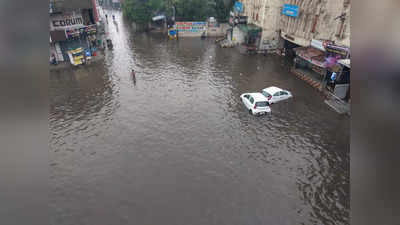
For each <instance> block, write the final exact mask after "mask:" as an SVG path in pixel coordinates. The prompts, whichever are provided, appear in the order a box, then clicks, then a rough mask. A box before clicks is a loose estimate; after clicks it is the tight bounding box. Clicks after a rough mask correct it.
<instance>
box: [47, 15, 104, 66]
mask: <svg viewBox="0 0 400 225" xmlns="http://www.w3.org/2000/svg"><path fill="white" fill-rule="evenodd" d="M50 38H51V40H52V43H51V47H52V46H54V49H55V50H54V52H55V53H56V54H55V56H56V58H57V60H58V61H70V62H71V63H72V62H74V63H73V64H76V62H75V61H76V60H75V61H74V60H73V59H71V56H73V55H74V54H71V52H72V53H75V51H76V50H77V49H82V51H84V50H86V49H89V50H90V51H91V52H93V51H94V48H95V47H97V46H99V42H98V40H97V25H96V24H94V18H93V15H91V14H90V13H88V10H77V11H70V12H63V13H58V14H52V15H51V16H50ZM75 58H76V57H75Z"/></svg>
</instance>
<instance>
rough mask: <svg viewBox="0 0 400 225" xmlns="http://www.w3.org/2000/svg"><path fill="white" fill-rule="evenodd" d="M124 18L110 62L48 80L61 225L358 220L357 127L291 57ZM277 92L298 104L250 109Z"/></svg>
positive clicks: (56, 220)
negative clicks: (264, 92)
mask: <svg viewBox="0 0 400 225" xmlns="http://www.w3.org/2000/svg"><path fill="white" fill-rule="evenodd" d="M108 14H109V15H110V14H111V12H109V13H108ZM114 14H115V15H116V19H117V21H118V22H117V24H114V23H113V22H112V21H111V20H110V22H109V24H106V26H107V27H108V32H109V34H110V37H111V39H112V41H113V44H114V49H113V50H106V52H105V61H104V64H103V63H100V64H98V65H91V66H86V67H80V68H73V69H71V70H65V71H54V72H51V77H50V96H51V99H50V100H51V108H50V130H51V137H50V146H51V162H50V166H51V167H50V168H51V170H50V172H51V185H50V188H51V196H50V199H51V210H52V211H51V212H52V224H57V225H63V224H68V225H72V224H73V225H80V224H82V225H83V224H85V225H93V224H113V225H123V224H138V225H147V224H149V225H167V224H171V225H189V224H190V225H200V224H201V225H203V224H204V225H206V224H207V225H222V224H226V225H244V224H270V225H294V224H318V225H330V224H340V225H344V224H349V208H350V206H349V199H350V193H349V172H350V171H349V149H350V147H349V140H350V138H349V128H350V124H349V119H348V118H346V117H344V116H341V115H339V114H337V113H336V112H335V111H333V110H332V109H330V108H329V106H327V105H326V104H325V103H324V102H323V98H322V96H321V95H320V94H319V93H318V92H317V91H316V90H314V89H313V88H312V87H310V86H309V85H307V84H306V83H305V82H303V81H301V80H300V79H298V78H297V77H295V76H294V75H292V74H290V73H289V72H288V70H287V69H285V66H283V64H284V62H283V59H282V58H280V57H278V56H275V55H270V56H262V55H251V56H249V55H244V54H240V53H239V51H238V50H237V49H222V48H220V47H218V46H217V45H216V44H215V39H208V40H200V38H187V39H180V40H179V41H170V40H168V39H167V38H166V37H165V36H163V35H161V34H151V35H150V34H142V33H135V32H133V31H132V30H131V29H130V28H129V25H128V24H127V22H125V21H123V20H122V15H121V14H120V13H119V12H117V11H115V12H114ZM131 69H135V71H136V82H133V80H132V77H131V76H130V71H131ZM268 86H278V87H281V88H284V89H287V90H290V91H291V92H292V93H293V95H294V98H293V99H289V100H288V101H284V102H280V103H277V104H274V105H272V106H271V109H272V114H271V115H267V116H261V117H256V116H251V115H249V113H248V111H247V110H246V109H245V107H244V105H243V104H242V102H241V100H240V98H239V96H240V94H242V93H244V92H256V91H261V89H262V88H265V87H268Z"/></svg>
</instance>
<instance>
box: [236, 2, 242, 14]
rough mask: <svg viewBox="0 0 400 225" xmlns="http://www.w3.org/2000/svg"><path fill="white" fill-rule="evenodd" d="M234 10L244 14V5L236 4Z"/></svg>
mask: <svg viewBox="0 0 400 225" xmlns="http://www.w3.org/2000/svg"><path fill="white" fill-rule="evenodd" d="M234 8H235V11H236V12H239V13H241V12H243V3H241V2H235V6H234Z"/></svg>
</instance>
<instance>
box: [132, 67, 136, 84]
mask: <svg viewBox="0 0 400 225" xmlns="http://www.w3.org/2000/svg"><path fill="white" fill-rule="evenodd" d="M132 79H133V82H135V83H136V73H135V70H133V69H132Z"/></svg>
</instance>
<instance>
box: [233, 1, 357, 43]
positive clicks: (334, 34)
mask: <svg viewBox="0 0 400 225" xmlns="http://www.w3.org/2000/svg"><path fill="white" fill-rule="evenodd" d="M241 2H242V3H243V9H244V12H243V15H245V16H248V22H249V23H252V24H255V25H257V26H259V27H261V28H262V29H263V32H262V41H261V46H260V48H273V47H277V45H278V41H279V36H281V37H282V38H284V39H286V40H288V41H291V42H293V43H296V44H298V45H301V46H309V45H310V43H311V40H312V39H320V40H331V41H335V43H336V44H338V45H344V46H347V47H350V0H242V1H241ZM284 4H291V5H297V6H299V15H298V17H296V18H294V17H290V16H286V15H283V14H282V9H283V5H284ZM343 13H345V15H344V16H343V17H341V18H338V17H339V16H340V15H342V14H343ZM257 15H258V17H257ZM342 23H343V25H342ZM314 27H315V28H314ZM340 30H342V31H340ZM286 36H289V37H291V38H290V39H289V38H287V37H286ZM293 39H294V40H293Z"/></svg>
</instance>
